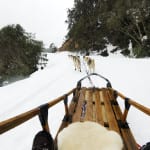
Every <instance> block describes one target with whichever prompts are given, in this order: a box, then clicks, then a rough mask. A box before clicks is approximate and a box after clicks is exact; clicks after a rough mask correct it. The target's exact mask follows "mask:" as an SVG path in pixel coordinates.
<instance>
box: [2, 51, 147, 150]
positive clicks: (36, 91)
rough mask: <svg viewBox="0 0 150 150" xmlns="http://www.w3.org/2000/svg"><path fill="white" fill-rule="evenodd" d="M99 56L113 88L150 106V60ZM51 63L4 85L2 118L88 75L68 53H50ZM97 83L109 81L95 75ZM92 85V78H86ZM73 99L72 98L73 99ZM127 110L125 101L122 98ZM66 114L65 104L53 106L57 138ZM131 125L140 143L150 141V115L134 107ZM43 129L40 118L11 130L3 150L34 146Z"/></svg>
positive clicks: (52, 125)
mask: <svg viewBox="0 0 150 150" xmlns="http://www.w3.org/2000/svg"><path fill="white" fill-rule="evenodd" d="M91 57H92V58H94V59H95V63H96V73H99V74H101V75H103V76H105V77H106V78H108V79H109V80H110V81H111V83H112V87H113V88H114V89H116V90H118V91H120V92H121V93H123V94H124V95H126V96H127V97H130V98H131V99H133V100H135V101H136V102H138V103H140V104H142V105H144V106H147V107H148V108H150V101H149V89H150V84H149V83H150V78H149V77H150V71H149V69H148V68H149V66H150V59H148V58H147V59H131V58H124V57H116V56H115V57H114V56H111V57H106V58H104V57H101V56H95V55H94V56H91ZM48 59H49V61H48V64H47V66H46V68H45V69H43V70H38V71H37V72H35V73H33V74H32V75H30V77H29V78H26V79H24V80H20V81H17V82H15V83H12V84H10V85H7V86H4V87H0V106H1V109H0V121H3V120H5V119H8V118H10V117H13V116H16V115H18V114H20V113H23V112H26V111H28V110H31V109H33V108H35V107H37V106H40V105H41V104H44V103H47V102H49V101H51V100H53V99H55V98H57V97H59V96H61V95H63V94H65V93H67V92H68V91H70V90H71V89H73V88H74V87H75V86H76V83H77V81H78V80H80V79H81V78H82V77H84V76H85V75H86V74H85V71H83V72H77V71H75V70H74V68H73V62H72V61H71V60H70V59H69V58H68V53H67V52H61V53H54V54H48ZM92 79H93V81H95V82H96V83H95V84H96V86H99V87H101V86H102V87H104V86H105V82H104V81H103V80H102V79H100V78H98V77H95V76H94V77H92ZM84 84H85V85H87V86H89V81H88V80H86V81H84ZM70 99H71V98H70ZM118 100H119V103H120V104H121V108H122V109H123V101H122V100H121V99H118ZM63 115H64V106H63V103H60V104H57V105H56V107H52V108H50V109H49V117H48V119H49V125H50V130H51V133H52V135H53V137H54V136H55V134H56V131H57V130H58V128H59V125H60V123H61V120H62V118H63ZM127 120H128V123H129V126H130V128H131V130H132V132H133V134H134V136H135V138H136V140H137V143H138V144H140V145H143V144H145V143H146V142H148V141H150V130H149V125H150V118H149V116H148V115H145V114H144V113H142V112H140V111H139V110H137V109H135V108H134V107H131V108H130V111H129V114H128V118H127ZM40 130H41V125H40V122H39V120H38V117H37V116H36V117H34V118H33V119H30V120H29V121H27V122H25V123H24V124H22V125H20V126H18V127H16V128H14V129H11V130H9V131H8V132H6V133H4V134H2V135H1V136H0V145H1V149H3V150H12V149H15V150H27V149H31V147H32V142H33V138H34V136H35V134H36V133H37V132H38V131H40Z"/></svg>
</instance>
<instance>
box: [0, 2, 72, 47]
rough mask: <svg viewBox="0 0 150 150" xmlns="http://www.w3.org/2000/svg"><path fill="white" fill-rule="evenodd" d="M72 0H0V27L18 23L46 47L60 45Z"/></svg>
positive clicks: (65, 30)
mask: <svg viewBox="0 0 150 150" xmlns="http://www.w3.org/2000/svg"><path fill="white" fill-rule="evenodd" d="M73 2H74V0H0V29H1V28H2V27H4V26H6V25H8V24H20V25H21V26H22V27H23V28H24V29H25V31H26V32H28V33H34V34H35V36H36V39H37V40H42V41H43V42H44V44H45V46H46V47H48V46H49V45H50V43H52V42H53V43H54V44H55V45H56V46H58V47H59V46H61V44H62V43H63V41H64V39H65V35H66V34H67V24H66V23H65V20H66V19H67V9H68V8H72V7H73Z"/></svg>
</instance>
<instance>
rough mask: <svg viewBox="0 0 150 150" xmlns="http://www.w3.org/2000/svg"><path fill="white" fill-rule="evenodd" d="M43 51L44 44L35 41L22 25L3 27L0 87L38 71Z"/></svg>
mask: <svg viewBox="0 0 150 150" xmlns="http://www.w3.org/2000/svg"><path fill="white" fill-rule="evenodd" d="M42 51H43V42H41V41H37V40H35V39H34V36H33V35H32V34H31V33H27V32H25V30H24V29H23V28H22V27H21V25H19V24H17V25H8V26H5V27H3V28H2V29H1V30H0V85H1V84H2V82H3V81H6V80H7V81H8V80H11V78H14V77H15V78H16V77H19V78H20V77H25V76H28V75H29V74H31V73H32V72H34V71H36V70H37V64H38V61H39V58H40V55H41V52H42Z"/></svg>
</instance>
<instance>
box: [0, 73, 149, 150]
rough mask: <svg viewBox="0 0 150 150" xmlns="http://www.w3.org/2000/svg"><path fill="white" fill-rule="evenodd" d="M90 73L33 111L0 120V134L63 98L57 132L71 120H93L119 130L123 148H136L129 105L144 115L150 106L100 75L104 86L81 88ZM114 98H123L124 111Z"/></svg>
mask: <svg viewBox="0 0 150 150" xmlns="http://www.w3.org/2000/svg"><path fill="white" fill-rule="evenodd" d="M91 75H98V74H96V73H93V74H90V76H91ZM90 76H86V77H84V78H82V79H81V80H80V81H79V82H78V83H77V87H76V88H74V89H73V90H71V91H69V92H68V93H66V94H65V95H63V96H61V97H59V98H57V99H55V100H53V101H51V102H49V103H47V104H45V105H42V106H40V107H37V108H35V109H33V110H30V111H28V112H25V113H23V114H20V115H18V116H16V117H13V118H11V119H8V120H6V121H3V122H0V133H1V134H2V133H4V132H6V131H8V130H9V129H11V128H14V127H16V126H17V125H19V124H21V123H23V122H25V121H27V120H29V119H31V118H32V117H34V116H36V115H39V114H40V116H44V113H43V110H44V109H43V107H44V108H45V106H46V107H47V109H48V108H50V107H52V106H54V105H55V104H57V103H59V102H60V101H64V106H65V116H64V118H63V121H62V123H61V125H60V128H59V129H58V132H57V135H58V134H59V132H60V131H61V130H62V129H63V128H65V127H67V126H68V125H69V124H71V123H73V122H79V121H80V122H84V121H93V122H97V123H99V124H101V125H103V126H104V127H106V128H108V129H109V130H114V131H116V132H118V133H119V134H120V135H121V137H122V139H123V142H124V150H138V145H137V143H136V141H135V139H134V136H133V134H132V132H131V130H130V127H129V125H128V123H127V121H126V118H127V114H128V111H129V109H130V106H134V107H136V108H137V109H139V110H140V111H142V112H144V113H146V114H147V115H150V109H149V108H147V107H144V106H143V105H140V104H138V103H136V102H135V101H133V100H131V99H129V98H127V97H125V96H124V95H123V94H121V93H120V92H118V91H116V90H114V89H113V88H112V87H111V84H110V82H109V80H108V79H106V78H104V77H102V76H100V75H98V76H100V77H102V78H103V79H104V80H106V82H107V87H106V88H96V87H92V88H86V87H82V86H81V82H82V80H84V79H85V78H90ZM70 94H73V96H72V100H71V102H70V104H69V106H68V96H69V95H70ZM117 97H121V98H122V99H123V100H124V104H125V109H124V112H123V113H122V112H121V109H120V106H119V104H118V102H117ZM41 114H42V115H41ZM45 118H46V117H43V118H42V119H43V120H45V121H44V122H45V123H42V127H43V129H44V130H46V131H48V132H49V131H50V130H49V126H48V120H47V119H45ZM57 135H56V138H55V145H57ZM56 149H57V146H56Z"/></svg>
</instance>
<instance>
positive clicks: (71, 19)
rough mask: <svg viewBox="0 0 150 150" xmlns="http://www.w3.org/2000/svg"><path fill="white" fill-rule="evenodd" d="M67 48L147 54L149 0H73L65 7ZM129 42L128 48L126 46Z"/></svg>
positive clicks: (127, 54)
mask: <svg viewBox="0 0 150 150" xmlns="http://www.w3.org/2000/svg"><path fill="white" fill-rule="evenodd" d="M66 23H67V24H68V33H67V35H66V42H67V41H69V42H68V43H69V44H68V49H69V50H71V51H72V50H83V51H84V50H90V51H93V50H94V51H99V52H101V53H103V54H104V55H106V56H107V45H108V44H112V45H113V46H115V49H114V50H113V51H117V50H120V49H121V53H122V54H124V55H126V56H130V57H136V58H141V57H149V56H150V1H149V0H74V6H73V8H71V9H68V19H67V20H66ZM129 43H132V50H130V49H129Z"/></svg>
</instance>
